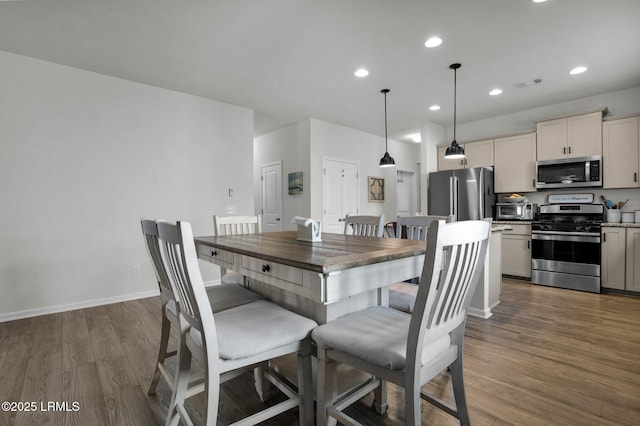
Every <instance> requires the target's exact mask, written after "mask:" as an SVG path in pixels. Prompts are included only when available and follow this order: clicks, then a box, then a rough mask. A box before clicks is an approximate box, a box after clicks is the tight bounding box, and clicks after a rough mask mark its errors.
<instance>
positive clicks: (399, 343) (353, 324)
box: [311, 306, 451, 370]
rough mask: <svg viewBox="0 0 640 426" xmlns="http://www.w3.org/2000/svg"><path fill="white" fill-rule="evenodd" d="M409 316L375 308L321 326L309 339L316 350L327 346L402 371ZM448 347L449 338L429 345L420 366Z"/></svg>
mask: <svg viewBox="0 0 640 426" xmlns="http://www.w3.org/2000/svg"><path fill="white" fill-rule="evenodd" d="M410 322H411V315H408V314H406V313H404V312H400V311H397V310H395V309H391V308H387V307H384V306H374V307H371V308H368V309H365V310H363V311H359V312H355V313H353V314H349V315H346V316H344V317H341V318H338V319H337V320H334V321H331V322H329V323H327V324H323V325H321V326H320V327H318V328H316V329H315V330H313V332H312V333H311V336H312V337H313V340H315V341H316V343H317V344H318V346H327V342H330V345H329V346H330V347H331V348H333V349H337V350H339V351H342V352H347V353H349V354H351V355H353V356H356V357H358V358H361V359H363V360H365V361H367V362H369V363H372V364H375V365H379V366H382V367H385V368H388V369H391V370H403V369H404V368H405V365H406V358H407V356H406V355H407V338H408V331H409V323H410ZM450 344H451V339H450V337H449V335H448V334H447V335H445V336H443V337H440V338H439V339H437V340H436V341H435V342H429V346H428V350H425V351H423V356H422V362H423V364H426V363H428V362H429V361H430V360H431V359H432V358H433V357H434V356H438V355H440V354H441V353H442V352H444V350H445V349H446V348H447V347H449V345H450Z"/></svg>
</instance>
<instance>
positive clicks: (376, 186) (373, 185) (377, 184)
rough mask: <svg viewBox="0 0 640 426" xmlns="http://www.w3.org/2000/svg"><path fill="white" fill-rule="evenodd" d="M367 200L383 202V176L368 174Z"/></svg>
mask: <svg viewBox="0 0 640 426" xmlns="http://www.w3.org/2000/svg"><path fill="white" fill-rule="evenodd" d="M368 191H369V202H370V203H384V178H383V177H380V176H369V187H368Z"/></svg>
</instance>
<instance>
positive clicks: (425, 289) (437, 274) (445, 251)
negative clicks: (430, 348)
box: [407, 220, 491, 362]
mask: <svg viewBox="0 0 640 426" xmlns="http://www.w3.org/2000/svg"><path fill="white" fill-rule="evenodd" d="M490 228H491V226H490V224H489V223H488V222H486V221H463V222H455V223H445V221H444V220H439V221H434V222H433V223H432V224H431V226H430V227H429V232H428V236H427V252H426V256H425V264H424V269H423V272H422V278H421V281H420V282H421V283H423V284H421V285H420V286H419V288H418V294H417V296H416V302H415V306H414V311H413V316H412V319H411V325H410V330H409V341H408V345H409V347H408V348H407V354H410V355H411V354H413V353H414V352H413V351H414V350H417V352H416V355H415V356H416V357H417V360H419V359H420V357H421V354H422V351H421V348H422V346H423V345H424V343H425V342H430V341H433V340H435V339H438V338H440V337H442V336H444V335H445V334H448V333H451V332H452V331H454V330H455V329H456V328H458V327H460V326H461V325H462V326H463V327H464V322H465V320H466V316H467V310H468V308H469V304H470V303H471V298H472V297H473V293H474V291H475V288H476V285H477V283H478V280H479V278H480V274H481V272H482V270H483V265H484V259H485V256H486V252H487V246H488V241H489V235H490V232H491V231H490ZM417 360H416V359H413V362H417ZM408 361H409V360H408Z"/></svg>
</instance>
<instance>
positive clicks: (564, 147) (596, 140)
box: [536, 111, 603, 161]
mask: <svg viewBox="0 0 640 426" xmlns="http://www.w3.org/2000/svg"><path fill="white" fill-rule="evenodd" d="M602 113H603V111H597V112H590V113H587V114H580V115H575V116H572V117H566V118H558V119H555V120H546V121H541V122H538V123H537V126H536V129H537V134H538V144H537V159H538V161H542V160H555V159H558V158H575V157H589V156H592V155H602Z"/></svg>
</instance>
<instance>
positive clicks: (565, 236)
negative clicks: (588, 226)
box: [531, 231, 600, 243]
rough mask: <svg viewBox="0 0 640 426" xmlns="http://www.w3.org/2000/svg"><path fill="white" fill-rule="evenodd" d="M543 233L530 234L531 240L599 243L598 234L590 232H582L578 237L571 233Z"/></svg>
mask: <svg viewBox="0 0 640 426" xmlns="http://www.w3.org/2000/svg"><path fill="white" fill-rule="evenodd" d="M542 232H544V234H542V233H538V232H537V231H536V232H532V233H531V239H532V240H545V241H574V242H577V243H599V242H600V234H596V233H592V232H582V233H580V235H576V234H575V233H573V232H545V231H542Z"/></svg>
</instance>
